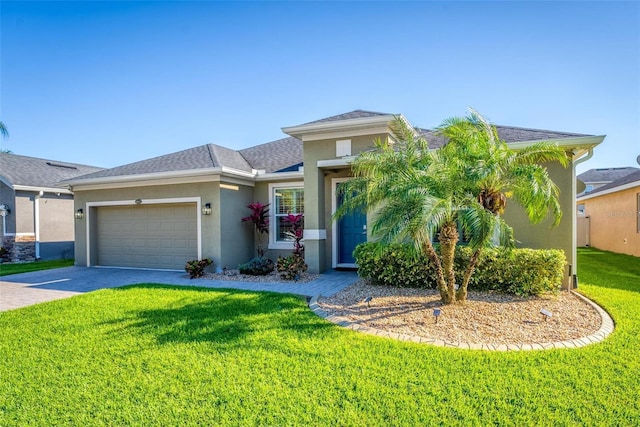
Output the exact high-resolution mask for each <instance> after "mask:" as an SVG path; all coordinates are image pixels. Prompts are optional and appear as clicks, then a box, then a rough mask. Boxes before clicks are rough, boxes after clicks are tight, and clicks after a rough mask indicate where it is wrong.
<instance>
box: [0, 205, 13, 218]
mask: <svg viewBox="0 0 640 427" xmlns="http://www.w3.org/2000/svg"><path fill="white" fill-rule="evenodd" d="M10 213H11V208H9V206H8V205H0V215H1V216H3V217H5V216H7V215H9V214H10Z"/></svg>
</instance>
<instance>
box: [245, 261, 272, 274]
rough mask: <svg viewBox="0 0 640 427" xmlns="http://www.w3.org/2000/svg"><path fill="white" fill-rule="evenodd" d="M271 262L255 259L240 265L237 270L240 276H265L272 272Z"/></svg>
mask: <svg viewBox="0 0 640 427" xmlns="http://www.w3.org/2000/svg"><path fill="white" fill-rule="evenodd" d="M273 267H274V265H273V261H271V260H270V259H269V258H265V257H255V258H254V259H252V260H251V261H249V262H247V263H246V264H240V265H239V266H238V270H239V271H240V274H248V275H250V276H266V275H267V274H269V273H271V272H272V271H273Z"/></svg>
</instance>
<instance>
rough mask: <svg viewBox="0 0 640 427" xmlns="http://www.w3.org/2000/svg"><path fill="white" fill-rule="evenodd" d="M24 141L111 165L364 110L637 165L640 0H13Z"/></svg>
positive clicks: (10, 100)
mask: <svg viewBox="0 0 640 427" xmlns="http://www.w3.org/2000/svg"><path fill="white" fill-rule="evenodd" d="M0 13H1V18H0V19H1V21H0V24H1V29H0V32H1V33H0V36H1V54H0V59H1V61H2V62H1V64H0V77H1V80H0V84H1V87H0V91H1V92H0V120H2V121H3V122H4V123H5V125H6V126H7V127H8V129H9V132H10V138H9V139H7V140H5V141H2V148H3V149H9V150H12V151H13V152H14V153H16V154H23V155H29V156H35V157H44V158H50V159H56V160H64V161H70V162H78V163H86V164H91V165H97V166H104V167H113V166H117V165H120V164H125V163H130V162H134V161H138V160H142V159H145V158H150V157H154V156H157V155H162V154H167V153H171V152H174V151H179V150H182V149H185V148H190V147H194V146H198V145H202V144H206V143H216V144H220V145H223V146H227V147H231V148H235V149H240V148H245V147H249V146H252V145H257V144H261V143H265V142H269V141H272V140H275V139H278V138H281V137H283V136H284V135H283V134H282V132H281V130H280V128H281V127H283V126H291V125H297V124H301V123H305V122H308V121H312V120H316V119H319V118H322V117H327V116H331V115H334V114H339V113H343V112H347V111H351V110H354V109H358V108H359V109H366V110H374V111H381V112H389V113H402V114H404V115H405V116H406V117H407V118H408V119H409V120H410V121H411V122H412V123H413V124H415V125H417V126H421V127H433V126H437V125H438V124H439V123H440V122H442V120H444V119H445V118H447V117H451V116H461V115H464V114H465V113H466V108H467V107H468V106H472V107H473V108H475V109H476V110H478V111H480V112H481V113H482V114H483V115H485V116H486V117H487V118H489V119H490V120H491V121H492V122H494V123H496V124H502V125H511V126H520V127H531V128H541V129H551V130H559V131H569V132H577V133H586V134H598V135H600V134H606V135H607V138H606V139H605V142H604V143H603V144H602V145H601V146H600V147H598V148H597V149H596V153H595V156H594V158H593V159H592V160H590V161H589V162H587V163H585V164H584V165H582V166H581V167H580V168H579V171H584V170H586V169H589V168H594V167H609V166H637V164H636V161H635V159H636V157H637V156H638V155H640V4H639V3H638V2H619V3H618V2H562V3H558V2H531V3H529V2H446V3H445V2H348V3H341V2H325V3H314V2H304V3H296V2H259V3H251V2H235V3H225V2H155V1H147V2H116V1H113V2H68V3H67V2H12V1H2V2H1V3H0Z"/></svg>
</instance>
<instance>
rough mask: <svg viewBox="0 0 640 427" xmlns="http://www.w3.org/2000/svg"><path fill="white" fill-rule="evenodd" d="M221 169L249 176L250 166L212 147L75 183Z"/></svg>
mask: <svg viewBox="0 0 640 427" xmlns="http://www.w3.org/2000/svg"><path fill="white" fill-rule="evenodd" d="M221 166H226V167H230V168H234V169H239V170H243V171H247V172H251V166H250V165H249V164H248V163H247V161H246V160H245V159H244V158H243V157H242V156H241V155H240V153H238V152H237V151H235V150H231V149H229V148H225V147H221V146H219V145H215V144H206V145H201V146H199V147H194V148H189V149H186V150H183V151H178V152H177V153H171V154H165V155H164V156H159V157H154V158H152V159H147V160H142V161H139V162H135V163H129V164H126V165H122V166H117V167H115V168H112V169H107V170H103V171H101V172H96V173H92V174H89V175H84V176H82V177H80V178H79V179H89V178H105V177H112V176H129V175H143V174H150V173H161V172H175V171H183V170H184V171H186V170H195V169H209V168H214V167H221Z"/></svg>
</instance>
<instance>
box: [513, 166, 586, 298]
mask: <svg viewBox="0 0 640 427" xmlns="http://www.w3.org/2000/svg"><path fill="white" fill-rule="evenodd" d="M546 167H547V170H548V171H549V176H550V177H551V179H552V180H553V182H555V184H556V185H557V186H558V188H559V189H560V196H559V197H560V208H561V209H562V213H563V215H562V220H561V221H560V224H559V225H558V226H556V227H552V225H553V218H551V217H547V218H546V219H544V220H543V221H542V222H540V223H538V224H532V223H531V222H530V221H529V218H528V216H527V214H526V213H525V211H524V209H522V208H521V207H520V206H519V205H518V204H517V203H516V202H515V201H514V200H509V201H508V202H507V208H506V210H505V213H504V219H505V221H506V222H507V224H509V225H510V226H511V227H513V230H514V235H515V239H516V240H517V246H518V247H523V248H533V249H561V250H563V251H564V253H565V256H566V257H567V271H566V273H567V274H566V275H565V280H564V283H563V285H564V286H567V284H568V282H569V267H568V266H569V265H571V270H572V271H571V272H572V273H573V274H575V273H576V270H577V265H576V259H575V258H574V257H575V254H574V234H573V221H574V216H575V196H574V193H573V191H575V190H574V172H573V168H572V167H571V165H569V166H568V167H567V168H564V167H562V166H561V165H559V164H550V165H547V166H546Z"/></svg>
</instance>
